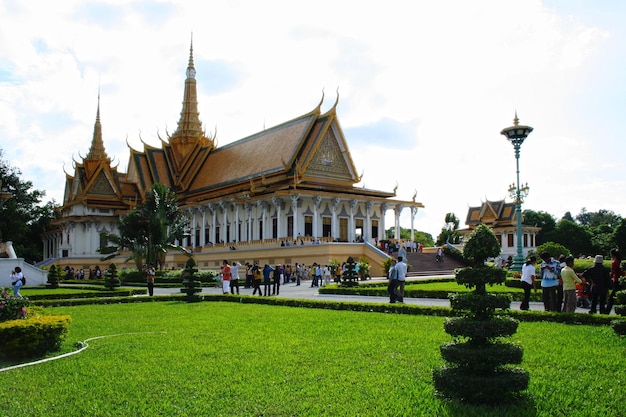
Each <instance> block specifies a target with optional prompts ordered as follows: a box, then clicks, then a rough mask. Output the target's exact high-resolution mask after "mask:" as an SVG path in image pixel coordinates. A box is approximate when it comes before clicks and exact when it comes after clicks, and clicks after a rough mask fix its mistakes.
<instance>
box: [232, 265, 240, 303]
mask: <svg viewBox="0 0 626 417" xmlns="http://www.w3.org/2000/svg"><path fill="white" fill-rule="evenodd" d="M239 268H241V264H240V263H239V262H237V261H234V262H232V263H231V264H230V273H231V279H230V293H231V294H234V293H235V290H237V295H239Z"/></svg>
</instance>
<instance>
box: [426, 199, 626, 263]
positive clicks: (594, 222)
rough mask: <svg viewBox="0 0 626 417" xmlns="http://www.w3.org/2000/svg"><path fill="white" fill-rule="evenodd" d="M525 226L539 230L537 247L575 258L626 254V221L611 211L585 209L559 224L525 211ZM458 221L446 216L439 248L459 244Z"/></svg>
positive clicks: (543, 214)
mask: <svg viewBox="0 0 626 417" xmlns="http://www.w3.org/2000/svg"><path fill="white" fill-rule="evenodd" d="M522 216H523V223H524V224H525V225H529V226H537V227H540V228H541V230H540V231H539V232H538V233H537V235H536V238H535V246H540V245H544V244H546V243H549V242H553V243H556V244H559V245H562V246H563V247H565V248H566V249H567V250H568V251H569V253H571V254H572V255H574V256H579V255H585V256H587V255H591V256H593V255H597V254H601V255H604V256H608V254H609V251H610V250H611V249H612V248H615V247H617V248H619V249H620V250H621V251H622V252H626V219H624V218H622V216H620V215H619V214H616V213H614V212H613V211H611V210H604V209H602V210H598V211H597V212H590V211H588V210H587V209H586V208H584V207H583V208H582V209H581V211H580V213H579V214H578V215H576V216H572V214H571V213H570V212H569V211H568V212H566V213H565V214H564V215H563V217H562V218H561V219H559V220H557V219H556V217H554V216H553V215H552V214H550V213H547V212H545V211H534V210H524V211H523V212H522ZM458 229H459V220H458V218H457V217H456V216H455V215H454V213H447V214H446V217H445V225H444V227H443V228H442V229H441V234H440V235H439V236H438V237H437V245H442V244H444V243H446V242H447V241H449V242H451V243H455V242H457V241H458V240H457V239H458V238H459V237H460V233H459V232H458Z"/></svg>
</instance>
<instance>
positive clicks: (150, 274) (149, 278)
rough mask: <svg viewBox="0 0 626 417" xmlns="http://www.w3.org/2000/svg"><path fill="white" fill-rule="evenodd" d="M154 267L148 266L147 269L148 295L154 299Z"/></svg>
mask: <svg viewBox="0 0 626 417" xmlns="http://www.w3.org/2000/svg"><path fill="white" fill-rule="evenodd" d="M154 275H155V272H154V265H153V264H148V269H146V281H147V283H148V295H149V296H150V297H152V296H153V295H154Z"/></svg>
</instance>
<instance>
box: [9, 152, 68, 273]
mask: <svg viewBox="0 0 626 417" xmlns="http://www.w3.org/2000/svg"><path fill="white" fill-rule="evenodd" d="M21 175H22V173H21V171H20V170H19V169H17V168H15V167H12V166H11V165H9V163H8V162H7V161H5V160H4V159H3V158H2V150H1V149H0V188H2V189H3V190H5V191H4V192H5V193H6V195H7V196H8V197H9V198H8V199H7V200H6V201H5V200H0V240H10V241H12V242H13V247H14V249H15V252H16V253H17V256H19V257H20V258H24V260H25V261H26V262H28V263H31V264H32V263H35V262H37V261H40V260H42V259H43V245H42V242H41V235H42V233H43V232H44V231H45V230H46V229H47V228H48V227H49V224H50V222H51V221H52V219H54V214H55V209H56V207H57V205H56V203H55V202H54V200H52V201H50V202H47V203H45V204H43V205H42V204H41V203H42V199H43V198H44V197H45V195H46V193H45V191H40V190H35V189H33V183H32V182H31V181H23V180H22V179H21V178H20V176H21Z"/></svg>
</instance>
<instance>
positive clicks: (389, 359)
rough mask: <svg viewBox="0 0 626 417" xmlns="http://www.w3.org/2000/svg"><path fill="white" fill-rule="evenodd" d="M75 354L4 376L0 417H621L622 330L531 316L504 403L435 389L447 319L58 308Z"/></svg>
mask: <svg viewBox="0 0 626 417" xmlns="http://www.w3.org/2000/svg"><path fill="white" fill-rule="evenodd" d="M47 311H50V312H53V313H55V314H69V315H71V316H72V319H73V322H72V325H71V334H70V336H69V337H68V340H67V341H66V343H65V344H64V347H63V351H71V350H73V347H72V345H73V344H74V343H75V342H76V341H79V340H80V341H84V340H86V339H88V338H92V337H96V336H102V335H115V336H113V337H106V338H101V339H95V340H91V341H88V343H89V348H88V349H87V350H85V351H84V352H82V353H80V354H78V355H74V356H71V357H68V358H64V359H60V360H56V361H51V362H46V363H44V364H40V365H36V366H31V367H25V368H19V369H15V370H10V371H6V372H2V373H0V384H1V385H2V387H3V393H2V395H1V396H0V415H1V416H63V417H66V416H81V417H82V416H175V415H181V416H455V417H457V416H524V417H528V416H568V417H569V416H623V415H626V405H625V402H624V400H625V399H626V393H625V392H624V389H623V387H624V384H626V339H625V338H620V337H617V336H615V335H614V334H613V331H612V330H611V329H610V328H609V327H606V326H602V327H600V326H595V327H589V326H571V325H569V326H568V325H563V324H556V323H522V324H520V328H519V331H518V333H517V334H516V335H515V337H514V340H516V341H518V342H519V343H521V344H522V346H523V347H524V348H525V354H524V363H523V364H522V366H523V367H524V368H526V369H527V370H528V371H529V372H530V376H531V382H530V387H529V390H528V393H527V395H526V396H525V397H524V398H523V399H522V400H521V401H520V402H519V403H518V404H511V405H505V406H502V407H499V408H491V407H481V406H467V405H463V404H458V403H449V402H446V401H443V400H440V399H439V398H437V397H435V395H434V390H433V386H432V381H431V371H432V369H433V367H437V366H440V365H442V360H441V357H440V354H439V344H440V343H442V342H445V341H448V340H450V337H449V336H448V335H447V334H446V333H444V331H443V327H442V323H443V318H440V317H430V316H409V315H395V314H380V313H363V312H351V311H331V310H319V309H305V308H289V307H277V306H268V305H255V304H237V303H221V302H203V303H194V304H185V303H180V302H160V303H140V304H115V305H94V306H77V307H59V308H53V309H49V310H47Z"/></svg>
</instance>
